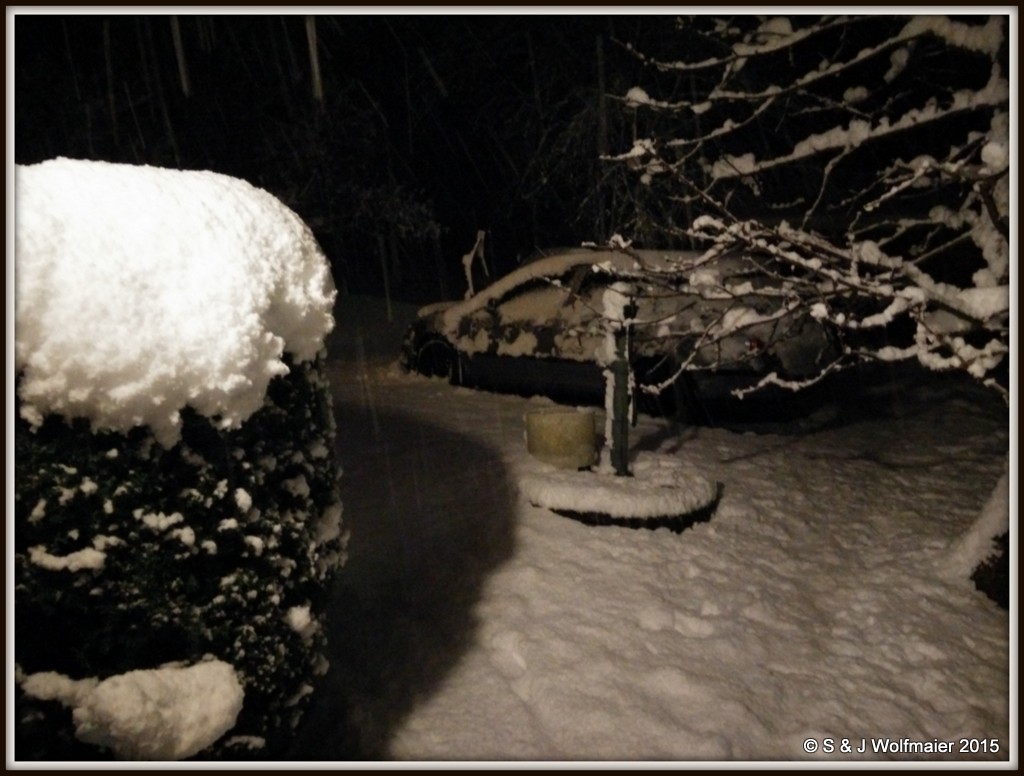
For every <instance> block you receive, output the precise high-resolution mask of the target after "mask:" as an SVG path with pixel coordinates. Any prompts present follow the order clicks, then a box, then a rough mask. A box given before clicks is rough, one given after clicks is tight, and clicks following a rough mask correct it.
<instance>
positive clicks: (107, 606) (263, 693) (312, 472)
mask: <svg viewBox="0 0 1024 776" xmlns="http://www.w3.org/2000/svg"><path fill="white" fill-rule="evenodd" d="M322 358H323V354H321V358H320V359H317V360H316V361H314V362H307V363H299V364H293V363H289V366H290V369H291V371H290V373H289V374H288V375H286V376H284V377H280V378H277V379H275V380H274V381H272V383H271V385H270V387H269V389H268V393H267V396H266V398H265V401H264V405H263V407H262V408H261V409H260V410H259V411H258V412H256V413H255V414H254V415H252V416H251V417H250V418H249V419H248V420H247V422H246V423H245V424H244V425H243V426H242V427H241V428H239V429H236V430H220V429H218V428H217V426H216V419H208V418H205V417H202V416H200V415H198V414H197V413H195V412H192V411H190V410H188V409H186V410H185V411H184V412H183V418H184V427H183V434H182V440H181V442H180V443H178V444H177V445H175V446H174V447H173V448H170V449H165V448H163V447H161V446H160V445H159V444H158V443H156V441H155V440H154V439H153V437H152V435H151V434H150V433H149V431H148V430H147V429H146V428H144V427H139V428H136V429H134V430H133V431H131V432H130V433H127V434H121V433H115V432H106V431H97V432H94V431H92V430H91V429H90V427H89V424H88V422H87V421H84V420H74V421H71V422H68V421H67V420H65V419H63V418H59V417H50V418H48V419H47V420H46V422H45V423H44V425H43V426H42V427H40V428H38V429H36V430H33V429H31V428H30V427H29V425H28V424H27V423H26V422H25V421H23V420H21V419H20V418H19V419H17V420H16V428H15V472H14V474H15V502H14V504H15V514H14V521H15V523H14V541H15V547H14V585H15V590H14V598H15V610H14V613H15V618H14V621H15V637H14V653H15V663H16V667H17V670H18V672H19V673H20V674H32V673H35V672H41V671H55V672H58V673H60V674H64V675H67V676H68V677H70V678H71V679H84V678H88V677H97V678H99V679H101V680H102V679H105V678H107V677H109V676H112V675H116V674H120V673H124V672H126V671H130V670H136V669H149V668H157V667H159V666H160V665H162V664H166V663H171V662H182V663H194V662H198V661H200V660H201V659H202V658H203V657H204V656H209V655H212V656H214V657H216V658H218V659H220V660H223V661H225V662H227V663H230V664H231V665H232V666H234V668H235V670H236V672H237V674H238V675H239V679H240V681H241V683H242V686H243V689H244V691H245V701H244V706H243V709H242V711H241V713H240V715H239V717H238V720H237V722H236V725H235V727H234V728H233V729H232V730H231V731H229V732H228V733H227V734H226V735H225V736H224V737H223V738H222V739H221V740H220V741H218V742H217V743H216V744H214V745H213V746H212V747H210V748H209V749H207V750H206V751H204V752H203V753H201V754H200V755H199V756H198V757H200V758H202V759H207V758H210V759H249V758H254V759H266V758H271V757H273V756H274V753H275V752H276V751H279V750H280V748H282V747H283V746H284V745H286V743H287V738H288V733H289V731H290V730H291V729H292V728H293V727H294V726H295V725H297V724H298V722H299V720H300V719H301V716H302V713H303V710H304V707H305V705H306V703H307V701H308V697H309V695H310V693H311V691H312V690H313V689H314V688H315V686H316V682H317V678H318V676H320V675H322V674H323V673H324V672H325V670H326V660H325V658H324V657H323V655H324V646H325V642H324V639H325V635H324V628H323V623H324V605H325V598H326V593H327V591H328V588H329V585H330V582H331V579H332V575H333V572H334V571H335V570H336V569H337V568H338V567H340V565H341V564H342V563H343V562H344V552H345V548H344V545H345V535H344V533H343V531H342V530H341V523H340V520H341V504H340V499H339V493H338V486H337V479H338V473H339V472H338V468H337V466H336V460H335V452H334V435H335V427H334V420H333V414H332V409H331V398H330V393H329V390H328V385H327V382H326V378H325V376H324V372H323V368H322V366H323V362H322ZM89 548H92V549H93V550H96V551H98V552H102V553H103V555H104V556H105V557H104V558H103V561H102V565H101V566H99V567H95V566H96V564H95V563H92V564H89V563H86V564H85V567H78V568H77V570H76V568H75V567H76V566H78V564H74V563H72V565H71V566H70V567H67V568H54V567H53V566H54V565H55V564H54V563H52V562H51V563H46V558H47V557H51V556H55V557H57V558H65V559H66V558H69V557H70V558H81V557H88V556H90V555H91V557H92V558H93V560H95V558H96V556H95V555H94V554H91V553H86V554H85V556H83V555H82V554H79V555H74V554H73V553H80V551H82V550H83V549H89ZM306 612H308V613H309V614H310V615H311V617H310V618H306V617H305V616H304V615H305V613H306ZM16 715H17V716H16V719H15V731H16V733H15V745H16V748H15V757H16V758H17V759H18V760H26V759H28V760H35V759H106V758H109V757H110V756H111V753H110V752H107V751H105V750H97V748H96V747H92V746H87V745H85V744H82V743H80V742H78V741H77V740H76V739H75V737H74V725H73V722H72V716H71V710H70V709H68V708H65V707H63V706H61V705H60V704H59V703H57V702H53V701H39V700H37V699H34V698H30V697H27V696H26V695H25V693H23V692H22V691H21V690H20V688H19V690H18V691H17V697H16Z"/></svg>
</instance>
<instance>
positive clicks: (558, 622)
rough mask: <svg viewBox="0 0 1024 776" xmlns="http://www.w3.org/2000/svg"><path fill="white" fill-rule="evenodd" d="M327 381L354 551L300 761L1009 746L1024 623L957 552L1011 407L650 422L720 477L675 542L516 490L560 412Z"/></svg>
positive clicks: (913, 407)
mask: <svg viewBox="0 0 1024 776" xmlns="http://www.w3.org/2000/svg"><path fill="white" fill-rule="evenodd" d="M331 378H332V386H333V390H334V393H335V397H336V414H337V420H338V449H339V452H340V457H341V461H342V464H343V466H344V467H345V474H344V477H343V479H342V495H343V499H344V503H345V519H346V523H347V526H348V527H349V528H350V529H351V531H352V542H351V545H350V553H351V557H350V560H349V564H348V566H347V567H346V569H345V572H344V578H343V580H342V583H341V584H340V585H339V591H338V595H337V602H336V605H335V611H334V612H333V617H334V619H333V622H332V634H333V642H332V652H333V654H332V664H333V667H332V672H331V675H330V677H331V684H330V686H328V687H327V688H325V689H324V690H323V691H322V692H321V693H320V696H321V697H320V702H319V704H318V705H317V707H316V708H315V710H314V711H313V712H312V714H311V719H310V722H309V724H308V725H307V727H306V729H305V730H304V731H302V735H301V736H300V737H299V740H298V742H297V745H296V750H295V759H311V760H330V759H365V760H389V759H390V760H402V761H420V760H424V761H436V760H457V761H465V760H518V761H522V760H546V761H552V760H566V761H579V760H671V761H681V760H726V761H737V760H745V761H749V760H772V761H785V760H796V761H806V760H818V761H820V762H823V763H834V762H839V761H841V760H849V759H864V758H868V759H886V760H914V759H917V760H920V759H934V760H941V761H947V760H954V759H955V760H981V759H985V760H992V759H997V760H998V759H1005V758H1006V757H1007V756H1008V747H1009V745H1010V740H1009V738H1008V736H1009V730H1010V711H1009V702H1010V698H1009V686H1010V675H1009V649H1010V644H1009V638H1010V630H1009V618H1008V616H1007V613H1006V612H1005V611H1003V610H1000V609H998V608H997V607H996V606H995V604H993V603H991V602H990V601H989V600H988V599H987V598H985V597H984V596H983V595H982V594H981V593H979V592H977V591H976V590H974V589H973V586H972V585H971V583H970V582H968V581H966V580H956V579H953V580H950V579H948V573H947V564H946V558H947V556H948V553H947V552H946V550H947V548H948V546H949V545H950V543H951V542H952V541H953V540H954V539H955V538H956V537H957V536H958V535H960V534H961V533H962V532H963V531H965V530H966V529H967V528H968V527H969V526H970V524H971V522H972V521H973V520H974V518H975V517H976V516H977V514H978V513H979V511H980V510H981V508H982V506H983V505H984V503H985V501H986V499H987V497H988V495H989V493H990V492H991V490H992V488H993V485H994V484H995V483H996V481H997V480H998V478H999V476H1000V474H1001V473H1002V470H1003V466H1004V462H1005V459H1006V452H1007V449H1008V447H1009V434H1008V423H1007V415H1006V412H1005V409H1003V408H1001V407H1000V406H999V405H998V403H995V402H993V403H991V404H989V403H981V404H979V403H978V401H977V396H976V395H974V394H972V393H971V392H970V391H967V392H964V391H963V390H954V389H953V388H952V387H950V388H949V389H945V388H943V387H942V386H939V387H936V386H934V385H932V386H922V387H920V388H918V389H915V394H916V395H909V394H901V395H900V396H898V397H896V398H895V399H894V400H890V401H889V402H888V406H889V410H888V411H886V412H885V413H882V416H881V417H878V418H875V419H873V420H872V419H861V420H860V421H857V422H852V423H849V424H823V425H822V426H821V428H820V429H819V430H817V431H809V432H807V433H805V434H802V435H788V436H783V435H753V434H739V433H734V432H729V431H725V430H721V429H704V428H700V429H698V428H689V429H682V428H678V427H673V426H672V425H670V424H668V423H666V422H665V421H660V420H653V419H645V418H641V422H640V425H639V427H638V428H637V429H634V434H633V437H632V438H633V442H634V447H635V449H637V450H640V449H647V450H657V451H659V452H662V453H672V454H675V455H679V456H681V457H683V458H684V459H685V460H686V461H687V462H688V463H690V464H692V465H693V466H695V467H697V468H698V469H699V470H700V471H701V472H702V473H703V474H705V476H707V477H709V478H713V479H714V480H716V481H718V482H721V483H722V484H723V487H724V491H723V497H722V501H721V503H720V505H719V508H718V510H717V513H716V514H715V515H714V517H713V518H712V519H711V520H710V521H709V522H707V523H704V524H700V525H697V526H695V527H693V528H691V529H688V530H686V531H684V532H683V533H682V534H674V533H671V532H669V531H668V530H665V529H659V530H656V531H650V530H630V529H627V528H619V527H600V528H597V527H588V526H584V525H582V524H580V523H577V522H575V521H573V520H570V519H567V518H564V517H558V516H556V515H554V514H552V513H550V512H548V511H546V510H543V509H539V508H536V507H533V506H531V505H530V504H529V503H527V502H526V501H525V500H524V499H522V498H521V497H520V496H519V494H518V490H517V486H516V483H517V478H518V476H519V475H520V474H521V473H523V472H524V471H526V470H528V469H530V468H533V467H535V466H536V463H535V462H534V461H532V459H530V458H529V456H528V455H527V454H526V451H525V444H524V441H523V421H522V415H523V413H524V411H526V410H527V409H528V408H531V407H534V406H537V404H538V402H539V400H527V399H520V398H517V397H507V396H495V395H490V394H485V393H475V392H471V391H468V390H465V389H457V388H453V387H451V386H448V385H447V384H445V383H443V382H441V381H438V380H430V379H427V378H421V377H415V376H405V375H401V374H399V373H397V372H396V371H394V370H393V369H391V368H389V367H388V366H386V365H385V364H383V363H379V362H358V361H355V360H347V361H344V360H343V361H338V362H336V363H335V364H334V366H333V367H332V371H331ZM867 400H869V399H867V398H866V401H867ZM951 419H955V420H953V422H950V420H951ZM808 739H813V740H814V743H815V744H816V745H817V746H818V749H817V751H816V752H814V753H813V754H808V753H807V752H806V751H805V742H806V741H807V740H808ZM828 739H834V746H835V752H827V750H826V749H825V747H827V746H828ZM844 739H846V743H847V744H848V745H849V746H850V747H851V748H852V749H853V751H852V752H841V751H840V750H841V747H842V744H843V742H844ZM961 739H966V740H967V743H966V747H967V748H968V749H970V750H973V752H965V753H961V752H960V749H961ZM948 742H952V744H951V745H950V746H951V751H949V750H946V749H945V747H946V746H947V744H948ZM993 742H995V743H993ZM806 746H807V747H808V748H810V747H811V746H813V745H812V744H810V743H808V744H806ZM862 746H863V748H864V749H865V751H864V752H863V753H858V752H857V750H858V749H859V748H861V747H862ZM993 748H998V751H995V752H993V751H991V750H992V749H993ZM879 750H881V751H879Z"/></svg>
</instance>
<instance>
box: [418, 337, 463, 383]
mask: <svg viewBox="0 0 1024 776" xmlns="http://www.w3.org/2000/svg"><path fill="white" fill-rule="evenodd" d="M457 360H458V356H457V354H456V352H455V349H454V348H453V347H452V346H451V345H450V344H448V343H447V342H445V341H444V340H442V339H432V340H427V341H426V342H424V343H423V344H422V345H420V347H419V350H417V351H416V371H417V372H419V373H420V374H423V375H426V376H427V377H444V378H446V379H447V380H448V381H449V382H454V381H455V374H456V369H455V366H456V363H457Z"/></svg>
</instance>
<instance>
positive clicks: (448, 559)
mask: <svg viewBox="0 0 1024 776" xmlns="http://www.w3.org/2000/svg"><path fill="white" fill-rule="evenodd" d="M335 416H336V419H337V424H338V441H337V449H338V455H339V460H340V462H341V465H342V468H343V470H344V474H343V476H342V479H341V483H340V484H341V493H342V501H343V504H344V520H345V526H346V528H347V529H348V530H349V531H351V541H350V543H349V560H348V562H347V564H346V565H345V567H344V568H343V569H342V572H341V575H340V578H339V580H338V582H337V584H336V587H335V590H334V592H333V602H332V604H331V607H330V611H329V615H328V616H329V618H330V619H329V623H328V631H329V632H328V636H329V647H328V658H329V660H330V662H331V668H330V670H329V672H328V674H327V676H326V677H325V679H324V680H323V682H322V683H321V686H319V687H318V688H317V691H316V693H315V695H314V697H313V699H312V705H311V708H310V709H309V711H308V712H307V714H306V717H305V718H304V721H303V723H302V725H301V727H300V729H299V730H298V731H297V735H296V738H295V741H294V743H293V745H292V747H291V751H290V752H289V754H288V756H287V759H291V760H306V761H309V760H381V759H388V757H389V751H388V749H389V742H390V740H391V738H392V735H393V733H394V731H395V730H396V728H397V727H398V726H399V725H400V724H401V722H402V720H403V718H404V717H405V716H406V715H407V714H408V713H409V712H410V711H411V710H412V709H413V707H414V706H415V705H416V704H417V703H418V702H419V701H421V700H423V699H425V698H426V697H428V696H429V695H430V693H431V691H432V690H434V689H435V688H436V687H437V686H438V685H439V684H440V683H441V682H442V681H443V680H444V678H445V676H446V674H447V673H448V671H449V670H450V669H451V668H452V667H453V666H454V665H455V664H456V663H457V662H458V661H459V659H460V658H461V657H462V655H463V654H464V653H465V652H466V650H467V649H468V648H469V647H470V646H471V645H472V643H473V641H474V637H475V634H474V632H475V629H476V627H477V621H476V619H475V616H474V613H473V610H474V605H475V603H476V602H477V600H478V598H479V595H480V590H481V587H482V585H483V583H484V580H485V578H486V576H487V574H488V573H489V572H490V571H491V570H492V569H493V568H495V567H496V566H498V565H499V564H500V563H501V562H502V561H504V560H505V559H507V558H508V557H510V556H511V554H512V546H513V522H514V517H515V513H514V504H515V494H514V486H513V485H512V484H511V483H510V482H508V480H507V479H506V476H505V473H504V467H503V465H502V463H501V461H500V460H499V458H498V456H497V455H496V454H495V453H494V452H493V451H491V450H489V449H487V448H485V447H483V446H482V445H480V444H478V443H475V442H473V441H471V440H468V439H467V438H465V437H462V436H459V435H457V434H453V433H451V432H450V431H446V430H443V429H440V428H438V427H436V426H432V425H430V424H428V423H425V422H424V421H423V420H421V419H419V418H415V417H412V416H409V415H403V414H395V413H388V412H371V410H370V409H369V408H367V407H366V406H365V405H362V406H361V405H360V404H356V403H352V402H347V401H345V400H344V399H343V398H342V399H341V400H339V399H338V398H336V402H335Z"/></svg>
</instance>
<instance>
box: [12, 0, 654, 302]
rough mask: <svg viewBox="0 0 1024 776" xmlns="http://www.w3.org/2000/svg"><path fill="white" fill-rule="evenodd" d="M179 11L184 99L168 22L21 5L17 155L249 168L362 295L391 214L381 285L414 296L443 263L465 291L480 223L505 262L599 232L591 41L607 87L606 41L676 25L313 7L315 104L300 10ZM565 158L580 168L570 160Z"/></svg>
mask: <svg viewBox="0 0 1024 776" xmlns="http://www.w3.org/2000/svg"><path fill="white" fill-rule="evenodd" d="M179 24H180V26H179V29H180V36H181V41H182V48H183V50H184V53H185V59H186V61H187V67H188V77H189V84H190V94H189V96H187V97H186V96H185V95H184V93H183V90H182V85H181V81H180V77H179V70H178V65H177V58H176V56H175V50H174V46H173V36H172V25H171V17H168V16H160V15H141V16H140V15H125V16H62V15H34V14H31V13H26V14H21V15H18V16H16V17H15V56H14V65H15V67H14V85H15V122H14V124H15V161H16V162H18V163H32V162H38V161H41V160H43V159H47V158H52V157H55V156H61V155H63V156H71V157H84V158H95V159H103V160H108V161H123V162H132V163H145V164H158V165H165V166H174V167H183V168H204V169H213V170H216V171H219V172H224V173H228V174H232V175H237V176H239V177H243V178H246V179H247V180H249V181H251V182H253V183H255V184H257V185H260V186H262V187H264V188H267V189H268V190H269V191H271V192H273V193H274V194H276V195H278V196H280V197H281V198H282V199H284V200H285V201H286V202H287V203H288V204H289V205H291V206H292V207H293V208H294V209H296V210H297V211H298V212H299V214H300V215H302V216H303V217H304V218H305V219H306V220H307V221H308V222H309V223H310V224H311V225H312V226H313V227H314V229H315V230H316V231H317V234H318V236H319V237H320V239H321V242H322V243H323V244H324V246H325V250H327V252H328V254H329V255H330V256H331V258H332V261H333V262H334V263H335V270H336V272H335V274H336V275H340V276H341V277H340V279H341V281H342V282H343V283H345V284H347V285H348V286H349V287H350V288H351V289H352V290H356V291H379V290H380V282H381V279H380V271H379V267H378V264H379V261H378V257H377V256H376V255H374V256H370V255H369V254H372V253H379V248H380V243H379V242H378V241H377V234H379V233H381V231H382V230H381V229H380V221H379V220H375V219H379V218H380V214H381V213H382V212H388V213H390V214H391V216H390V218H391V223H392V224H396V223H397V224H398V226H397V227H395V228H396V229H397V230H398V233H399V234H398V238H397V244H398V245H399V247H398V249H397V253H395V254H394V256H395V257H397V258H395V259H394V265H393V267H392V268H393V269H394V270H396V272H395V273H393V276H392V277H391V278H390V280H391V283H392V290H393V291H395V292H396V294H397V295H403V294H404V295H406V296H409V297H411V298H416V297H420V298H423V299H426V298H430V297H431V296H433V297H436V296H437V295H438V294H439V293H440V291H441V284H440V283H439V282H438V280H437V277H436V276H437V275H438V274H439V273H442V274H443V271H442V270H441V269H439V267H441V266H444V267H445V268H446V270H447V271H449V274H450V277H449V278H448V280H450V281H451V282H452V285H453V286H454V287H453V288H451V289H450V291H454V292H455V293H456V294H461V290H462V289H461V286H459V281H458V271H459V270H460V267H459V257H460V256H461V254H462V253H464V252H465V251H467V250H468V249H469V248H470V247H471V246H472V244H473V239H474V236H475V233H476V230H477V229H486V230H489V237H488V240H489V244H488V247H489V249H490V255H491V258H492V261H493V262H495V263H496V264H497V267H496V269H498V270H499V271H500V270H501V269H502V268H504V267H508V266H511V265H512V264H513V263H514V262H515V261H517V260H518V259H519V258H521V257H522V256H524V255H526V254H528V253H530V252H532V250H533V249H535V248H537V247H551V246H552V245H557V244H568V243H573V244H578V243H579V242H580V241H581V240H589V239H595V238H600V237H602V236H603V235H596V234H594V233H593V228H592V225H588V224H580V223H574V219H575V217H576V212H575V211H576V205H577V203H578V200H579V198H580V193H579V192H580V191H585V189H586V181H585V180H570V178H571V177H572V176H583V177H584V178H585V177H586V176H587V175H596V174H597V169H598V168H597V165H596V161H595V160H596V158H597V139H596V134H595V132H596V127H595V124H596V121H594V120H592V119H591V117H592V116H593V115H594V112H595V111H596V110H597V102H598V78H599V75H598V66H597V63H598V48H599V46H601V47H602V49H603V51H602V55H603V57H604V62H605V73H606V74H608V75H607V79H608V80H607V83H606V88H607V89H608V90H618V93H623V92H624V91H625V89H626V88H628V87H629V86H630V85H631V84H630V83H627V80H628V74H629V71H630V69H631V68H633V69H635V68H636V67H637V65H636V63H635V62H633V61H632V60H631V59H630V58H628V57H627V56H626V55H625V54H624V53H623V52H622V50H621V48H620V47H618V46H617V45H616V44H614V43H613V42H612V38H621V39H624V40H639V41H641V42H642V41H644V40H648V41H652V43H653V41H655V40H656V38H657V36H658V35H660V34H661V31H662V30H663V29H665V28H670V27H671V22H670V21H669V20H668V19H667V18H664V17H640V16H632V15H618V16H605V15H601V16H551V15H542V16H505V15H488V14H484V15H478V16H431V15H424V16H418V15H413V16H404V15H379V14H372V15H343V16H318V17H317V21H316V33H317V38H318V51H319V57H320V67H321V70H322V74H323V79H324V91H325V95H324V99H323V102H322V103H317V102H316V101H315V100H314V99H313V97H312V78H311V67H310V60H309V52H308V44H307V34H306V24H305V17H303V16H301V15H291V16H289V15H277V14H271V15H261V16H247V15H223V16H181V17H179ZM599 40H600V41H601V43H600V44H599V43H598V41H599ZM612 107H613V108H614V106H612ZM570 128H571V129H570ZM613 129H614V127H613ZM621 129H622V128H620V130H621ZM570 133H573V134H570ZM613 139H614V141H615V142H622V143H625V144H626V147H627V148H628V138H624V137H615V138H613ZM572 156H576V157H579V158H580V159H581V160H582V162H583V167H584V169H579V168H576V169H575V170H573V171H570V170H568V169H566V168H567V167H568V165H567V164H566V163H565V162H567V161H568V160H569V157H572ZM559 164H560V166H559ZM556 167H557V169H556ZM586 167H591V168H593V169H592V170H587V169H585V168H586ZM415 205H425V206H427V207H428V208H429V211H426V212H428V213H429V214H431V215H432V216H433V218H432V220H433V221H434V222H435V223H437V224H438V225H439V226H440V228H441V232H440V235H439V240H438V241H437V243H436V244H435V242H434V241H433V240H431V239H419V238H417V237H415V236H409V235H410V233H415V232H416V230H417V229H418V228H420V227H421V226H422V225H421V223H420V221H417V218H419V217H420V216H418V215H417V214H421V213H422V212H423V211H421V210H417V209H416V208H415ZM389 208H390V209H389ZM420 220H422V218H421V219H420ZM403 229H405V230H406V231H405V232H403V231H402V230H403ZM388 234H389V238H390V232H389V233H388Z"/></svg>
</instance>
